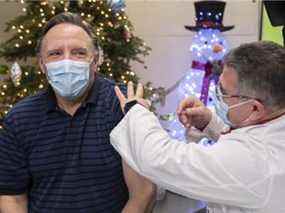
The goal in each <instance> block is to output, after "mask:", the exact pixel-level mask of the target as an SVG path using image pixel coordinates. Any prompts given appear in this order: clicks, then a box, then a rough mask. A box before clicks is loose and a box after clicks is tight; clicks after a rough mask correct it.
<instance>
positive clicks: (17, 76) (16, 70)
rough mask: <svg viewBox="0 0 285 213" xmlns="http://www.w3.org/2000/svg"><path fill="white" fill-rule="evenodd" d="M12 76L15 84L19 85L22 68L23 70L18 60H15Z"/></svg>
mask: <svg viewBox="0 0 285 213" xmlns="http://www.w3.org/2000/svg"><path fill="white" fill-rule="evenodd" d="M10 76H11V79H12V81H13V83H14V85H15V86H18V84H19V82H20V80H21V76H22V70H21V67H20V66H19V64H18V63H17V62H14V63H13V64H12V67H11V71H10Z"/></svg>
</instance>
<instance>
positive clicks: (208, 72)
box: [191, 61, 219, 105]
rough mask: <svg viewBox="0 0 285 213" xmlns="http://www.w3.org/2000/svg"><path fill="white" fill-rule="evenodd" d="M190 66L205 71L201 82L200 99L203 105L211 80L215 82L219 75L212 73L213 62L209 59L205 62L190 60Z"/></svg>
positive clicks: (205, 102) (206, 98) (205, 101)
mask: <svg viewBox="0 0 285 213" xmlns="http://www.w3.org/2000/svg"><path fill="white" fill-rule="evenodd" d="M191 68H193V69H195V70H201V71H204V72H205V75H204V78H203V83H202V89H201V96H200V100H201V101H202V102H203V103H204V104H205V105H207V100H208V94H209V88H210V83H211V80H214V82H215V84H217V83H218V80H219V77H218V75H217V74H214V73H213V64H212V63H211V62H209V61H208V62H207V63H201V62H199V61H192V66H191Z"/></svg>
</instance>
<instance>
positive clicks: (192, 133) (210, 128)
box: [186, 111, 229, 142]
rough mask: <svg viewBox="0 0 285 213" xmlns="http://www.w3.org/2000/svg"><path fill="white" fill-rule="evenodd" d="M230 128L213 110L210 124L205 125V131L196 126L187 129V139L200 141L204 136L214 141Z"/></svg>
mask: <svg viewBox="0 0 285 213" xmlns="http://www.w3.org/2000/svg"><path fill="white" fill-rule="evenodd" d="M228 129H229V127H228V126H227V125H225V124H224V122H223V121H222V119H220V118H219V117H218V115H217V114H216V113H215V111H212V118H211V120H210V122H209V124H208V125H207V126H206V127H205V129H204V130H203V131H201V130H199V129H196V128H194V127H192V128H190V129H187V130H186V139H187V141H188V142H199V141H200V140H201V139H202V138H205V137H206V138H208V139H210V140H213V141H217V140H218V139H219V137H220V135H221V133H222V132H225V131H227V130H228Z"/></svg>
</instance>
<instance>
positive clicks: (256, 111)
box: [249, 100, 266, 121]
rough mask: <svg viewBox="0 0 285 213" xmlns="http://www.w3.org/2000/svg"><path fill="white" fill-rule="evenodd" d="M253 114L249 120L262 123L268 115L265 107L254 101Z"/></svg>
mask: <svg viewBox="0 0 285 213" xmlns="http://www.w3.org/2000/svg"><path fill="white" fill-rule="evenodd" d="M252 112H253V113H252V114H251V115H250V117H249V119H250V120H252V121H260V120H262V119H263V118H264V117H265V115H266V109H265V106H264V105H263V104H262V103H261V102H260V101H258V100H253V104H252Z"/></svg>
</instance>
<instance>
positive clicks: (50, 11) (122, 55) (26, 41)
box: [0, 0, 151, 124]
mask: <svg viewBox="0 0 285 213" xmlns="http://www.w3.org/2000/svg"><path fill="white" fill-rule="evenodd" d="M19 4H22V7H23V8H22V11H23V13H22V14H21V15H19V16H17V17H15V18H14V19H13V20H10V21H9V22H8V23H7V28H6V30H5V31H6V32H12V33H13V36H12V37H11V38H10V39H9V40H8V41H6V42H4V43H2V44H1V45H0V57H2V58H4V59H5V60H6V61H7V62H8V63H9V64H11V63H14V64H13V66H12V67H10V66H8V65H0V124H1V119H3V117H4V115H5V114H6V113H7V112H8V110H9V109H10V108H11V107H12V106H13V105H14V104H15V103H16V102H17V101H19V100H20V99H22V98H24V97H26V96H28V95H32V94H35V93H36V92H37V91H38V90H39V89H44V88H45V87H46V85H47V82H46V81H45V76H44V74H43V73H42V72H40V69H39V67H38V65H37V60H36V45H37V40H38V38H39V36H40V34H41V30H42V28H43V26H44V25H45V23H46V22H47V21H48V20H49V19H50V18H51V17H53V16H54V15H56V14H58V13H61V12H64V11H65V12H74V13H78V14H80V15H81V16H82V18H83V19H84V20H85V21H87V22H89V23H90V24H91V25H92V27H93V30H94V35H95V37H96V38H94V39H97V40H98V41H99V43H100V46H101V48H102V54H101V66H100V67H99V70H98V71H99V72H100V73H101V74H103V75H104V76H106V77H109V78H111V79H113V80H115V81H116V82H122V83H127V82H128V81H130V80H131V81H133V82H137V81H138V77H137V76H136V75H135V73H134V72H133V71H132V69H131V66H130V62H131V61H136V62H140V63H144V61H143V60H142V58H143V57H144V56H146V55H148V54H149V51H150V48H149V47H148V46H146V45H145V43H144V41H143V40H142V39H141V38H139V37H137V36H134V35H133V31H134V28H133V26H132V23H131V22H130V20H129V19H128V17H127V15H126V13H125V10H124V7H125V4H124V2H123V1H122V0H77V1H76V0H69V1H67V0H65V1H54V0H53V1H48V0H41V1H33V0H31V1H24V0H21V1H20V2H19ZM17 62H19V64H21V66H19V65H18V63H17ZM148 86H149V87H147V88H150V84H148ZM150 89H151V88H150ZM147 93H150V90H148V91H147Z"/></svg>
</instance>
